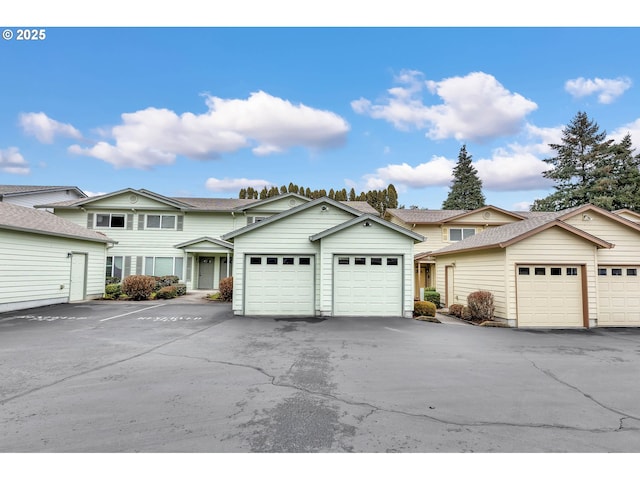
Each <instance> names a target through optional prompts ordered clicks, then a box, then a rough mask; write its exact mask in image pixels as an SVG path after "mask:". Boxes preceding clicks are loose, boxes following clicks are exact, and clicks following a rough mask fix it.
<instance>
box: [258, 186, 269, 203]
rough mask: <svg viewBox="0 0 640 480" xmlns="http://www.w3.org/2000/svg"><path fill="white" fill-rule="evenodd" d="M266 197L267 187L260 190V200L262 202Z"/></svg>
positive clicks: (267, 193)
mask: <svg viewBox="0 0 640 480" xmlns="http://www.w3.org/2000/svg"><path fill="white" fill-rule="evenodd" d="M268 196H269V192H268V191H267V187H264V188H263V189H262V190H260V200H264V199H265V198H267V197H268Z"/></svg>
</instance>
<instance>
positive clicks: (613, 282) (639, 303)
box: [598, 265, 640, 327]
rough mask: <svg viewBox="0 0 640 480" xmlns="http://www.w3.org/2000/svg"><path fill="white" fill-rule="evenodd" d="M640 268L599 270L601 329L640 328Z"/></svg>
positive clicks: (603, 267) (618, 267) (605, 268)
mask: <svg viewBox="0 0 640 480" xmlns="http://www.w3.org/2000/svg"><path fill="white" fill-rule="evenodd" d="M638 273H640V266H638V265H621V266H604V265H601V266H600V267H599V268H598V326H600V327H638V326H640V277H638Z"/></svg>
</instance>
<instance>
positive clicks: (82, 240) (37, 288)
mask: <svg viewBox="0 0 640 480" xmlns="http://www.w3.org/2000/svg"><path fill="white" fill-rule="evenodd" d="M113 243H114V241H113V240H111V239H110V238H108V237H107V236H105V235H103V234H101V233H98V232H94V231H91V230H87V229H86V228H83V227H80V226H78V225H76V224H74V223H73V222H70V221H68V220H65V219H63V218H60V217H58V216H56V215H53V214H51V213H49V212H44V211H39V210H36V209H33V208H29V207H22V206H18V205H13V204H11V203H6V202H0V272H1V273H2V275H0V312H5V311H10V310H20V309H25V308H32V307H39V306H43V305H52V304H56V303H66V302H73V301H79V300H85V299H88V298H99V297H101V296H102V294H103V293H104V264H105V258H106V255H107V247H108V245H110V244H113Z"/></svg>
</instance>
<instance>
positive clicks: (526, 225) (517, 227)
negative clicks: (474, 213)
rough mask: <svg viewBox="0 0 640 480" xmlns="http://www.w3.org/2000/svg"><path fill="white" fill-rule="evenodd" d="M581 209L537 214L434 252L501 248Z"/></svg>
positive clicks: (436, 253) (487, 230) (489, 229)
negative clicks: (500, 246)
mask: <svg viewBox="0 0 640 480" xmlns="http://www.w3.org/2000/svg"><path fill="white" fill-rule="evenodd" d="M578 208H581V207H574V208H568V209H566V210H561V211H559V212H536V214H535V215H532V216H531V217H530V218H527V219H526V220H521V221H519V222H513V223H507V224H506V225H501V226H499V227H493V228H488V229H486V230H484V231H482V232H480V233H477V234H475V235H473V236H471V237H468V238H465V239H464V240H461V241H459V242H456V243H453V244H451V245H447V246H446V247H443V248H441V249H439V250H436V251H434V252H433V254H434V255H438V254H441V253H449V252H456V251H460V250H472V249H478V248H485V247H491V246H494V245H495V246H499V245H500V244H502V243H505V242H508V241H510V240H513V239H515V238H517V237H519V236H521V235H525V234H527V233H529V232H531V231H533V230H535V229H536V228H538V227H541V226H543V225H545V224H547V223H550V222H553V221H555V220H557V219H558V218H560V217H562V216H564V215H567V214H569V213H571V212H572V211H574V210H577V209H578Z"/></svg>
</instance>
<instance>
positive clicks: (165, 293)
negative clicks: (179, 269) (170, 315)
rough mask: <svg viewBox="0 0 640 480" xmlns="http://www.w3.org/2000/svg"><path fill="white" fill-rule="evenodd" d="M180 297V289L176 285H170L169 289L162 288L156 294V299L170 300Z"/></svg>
mask: <svg viewBox="0 0 640 480" xmlns="http://www.w3.org/2000/svg"><path fill="white" fill-rule="evenodd" d="M177 296H178V289H177V288H176V286H175V285H169V286H168V287H162V288H161V289H160V290H158V291H157V292H156V298H162V299H164V300H168V299H170V298H176V297H177Z"/></svg>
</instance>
